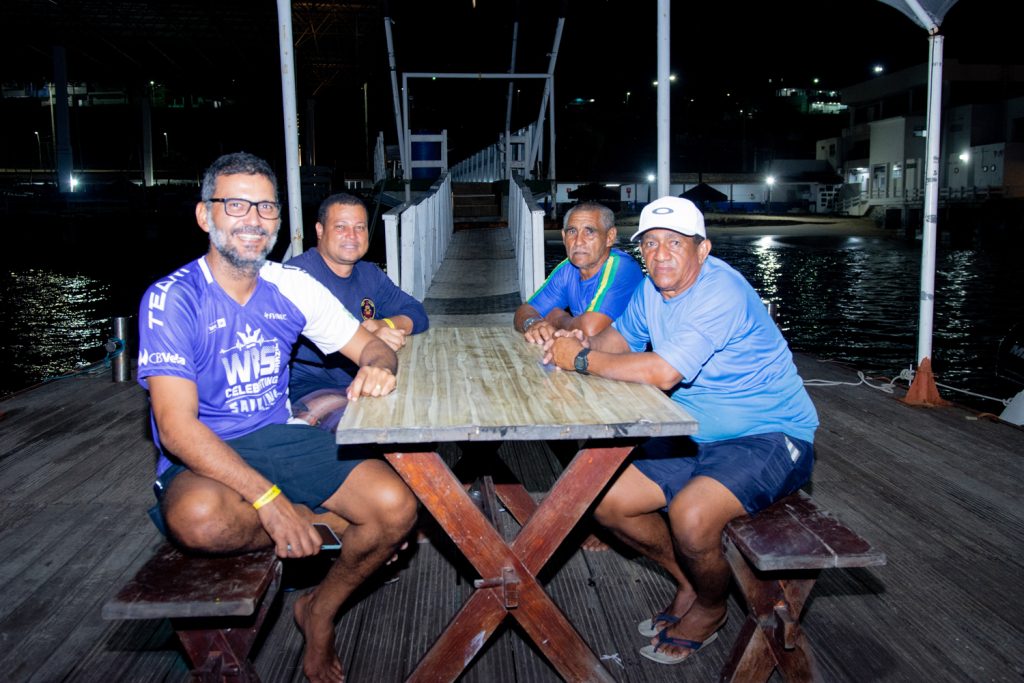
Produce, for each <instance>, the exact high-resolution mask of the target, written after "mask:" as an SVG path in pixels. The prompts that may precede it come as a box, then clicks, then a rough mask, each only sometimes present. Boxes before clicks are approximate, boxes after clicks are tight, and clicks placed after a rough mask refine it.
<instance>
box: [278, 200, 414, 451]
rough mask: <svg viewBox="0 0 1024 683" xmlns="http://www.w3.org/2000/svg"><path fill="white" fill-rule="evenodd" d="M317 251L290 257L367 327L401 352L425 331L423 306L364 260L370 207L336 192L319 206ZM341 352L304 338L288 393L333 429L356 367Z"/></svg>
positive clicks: (305, 416)
mask: <svg viewBox="0 0 1024 683" xmlns="http://www.w3.org/2000/svg"><path fill="white" fill-rule="evenodd" d="M316 238H317V243H316V249H313V250H311V251H307V252H304V253H302V254H300V255H299V256H296V257H295V258H293V259H291V260H290V261H288V263H287V265H288V266H294V267H297V268H301V269H303V270H305V271H306V272H307V273H309V274H310V275H312V276H313V277H314V278H316V279H317V280H318V281H319V282H320V283H321V284H322V285H324V286H325V287H327V289H329V290H330V291H331V293H332V294H333V295H334V296H335V297H337V298H338V300H339V301H340V302H341V303H342V304H343V305H344V306H345V308H346V309H347V310H348V312H349V313H351V314H352V315H353V316H354V317H355V318H356V320H360V321H362V322H361V323H360V324H361V325H362V327H363V329H365V330H366V331H368V332H370V333H372V334H374V335H375V336H376V337H377V338H379V339H380V340H381V341H383V342H384V343H385V344H387V345H388V346H390V347H391V348H392V349H393V350H395V351H398V349H400V348H402V347H403V346H404V345H405V342H406V336H407V335H410V334H419V333H420V332H423V331H424V330H426V329H427V327H428V325H429V323H428V321H427V312H426V310H424V308H423V304H421V303H420V302H419V301H417V300H416V299H414V298H413V297H411V296H410V295H408V294H406V293H405V292H403V291H402V290H401V289H399V288H398V287H397V286H396V285H395V284H394V283H393V282H392V281H391V280H390V278H388V276H387V275H385V274H384V272H383V271H381V269H380V268H378V267H377V266H376V265H374V264H373V263H370V262H369V261H363V260H362V259H363V257H364V256H366V252H367V251H368V250H369V249H370V229H369V223H368V216H367V211H366V205H365V204H363V200H361V199H359V198H358V197H356V196H354V195H351V194H344V193H341V194H334V195H331V196H330V197H328V198H327V199H325V200H324V201H323V202H322V203H321V204H320V211H319V214H318V216H317V223H316ZM358 369H359V368H358V366H357V365H356V363H354V362H352V360H350V359H349V358H346V357H345V356H344V355H342V354H340V353H329V354H325V353H323V352H322V351H321V350H320V349H319V348H317V346H316V344H314V343H313V342H312V341H310V340H309V339H307V338H306V337H300V338H299V343H298V344H297V345H296V347H295V353H294V354H293V356H292V367H291V380H290V382H289V383H288V392H289V395H290V396H291V401H292V414H293V415H295V417H298V418H300V419H302V420H305V421H306V422H308V423H309V424H312V425H315V426H318V427H320V428H321V429H325V430H327V431H331V432H333V431H334V430H335V429H337V426H338V421H339V420H340V419H341V415H342V413H343V412H344V410H345V406H346V405H347V403H348V399H347V397H346V395H345V392H346V391H347V389H348V386H349V385H350V384H351V383H352V378H353V377H354V376H355V374H356V372H357V371H358Z"/></svg>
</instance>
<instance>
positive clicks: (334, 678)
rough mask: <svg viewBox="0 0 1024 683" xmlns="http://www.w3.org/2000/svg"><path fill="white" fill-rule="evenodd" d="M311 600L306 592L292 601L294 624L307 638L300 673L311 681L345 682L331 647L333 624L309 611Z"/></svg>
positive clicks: (326, 682) (310, 596)
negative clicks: (293, 602) (293, 603)
mask: <svg viewBox="0 0 1024 683" xmlns="http://www.w3.org/2000/svg"><path fill="white" fill-rule="evenodd" d="M312 600H313V594H312V593H307V594H305V595H303V596H301V597H300V598H299V599H298V600H296V601H295V623H296V624H297V625H298V627H299V630H300V631H302V635H303V636H304V637H305V639H306V650H305V652H304V653H303V655H302V672H303V673H304V674H306V678H308V679H309V680H310V681H311V683H344V681H345V673H344V672H343V671H342V669H341V660H340V659H338V653H337V652H335V650H334V624H333V622H332V620H331V619H327V620H326V621H324V620H322V619H317V618H316V616H315V615H314V614H312Z"/></svg>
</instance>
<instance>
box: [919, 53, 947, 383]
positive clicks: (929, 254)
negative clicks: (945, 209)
mask: <svg viewBox="0 0 1024 683" xmlns="http://www.w3.org/2000/svg"><path fill="white" fill-rule="evenodd" d="M928 42H929V47H930V49H929V59H928V62H929V71H928V128H927V130H928V138H927V145H926V150H927V151H926V152H925V155H926V160H925V164H926V167H925V179H924V229H923V233H922V235H921V310H920V315H919V318H918V333H917V362H918V363H920V362H921V361H922V360H924V359H925V358H929V357H931V355H932V320H933V315H934V312H935V233H936V230H937V226H938V212H939V154H940V152H941V146H940V143H941V140H940V134H939V132H940V130H941V120H942V36H941V35H939V34H934V35H932V36H930V37H929V38H928Z"/></svg>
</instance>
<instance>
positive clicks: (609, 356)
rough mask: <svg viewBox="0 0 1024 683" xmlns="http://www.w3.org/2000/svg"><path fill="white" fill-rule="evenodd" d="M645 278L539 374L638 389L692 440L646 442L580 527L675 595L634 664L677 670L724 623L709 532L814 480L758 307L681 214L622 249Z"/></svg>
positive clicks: (674, 208) (681, 204)
mask: <svg viewBox="0 0 1024 683" xmlns="http://www.w3.org/2000/svg"><path fill="white" fill-rule="evenodd" d="M633 240H639V242H640V253H641V254H642V255H643V258H644V263H645V264H646V265H647V271H648V274H649V276H648V277H647V278H646V279H645V280H644V281H643V284H641V285H640V286H639V287H638V288H637V290H636V293H635V294H634V295H633V298H632V299H631V300H630V302H629V305H628V306H627V307H626V310H625V311H624V312H623V313H622V315H621V316H619V317H618V318H617V319H616V320H615V322H614V323H613V324H612V326H611V327H608V328H606V329H605V331H604V332H603V333H601V334H599V335H597V336H596V337H587V336H584V335H583V334H582V333H580V332H578V331H571V332H557V333H556V334H555V335H554V337H553V338H552V340H551V341H550V342H549V343H548V344H547V345H546V347H545V358H544V361H545V362H550V361H554V363H555V364H556V365H558V367H560V368H562V369H563V370H575V371H576V372H580V373H583V374H593V375H598V376H601V377H606V378H608V379H616V380H622V381H626V382H639V383H643V384H652V385H654V386H656V387H658V388H659V389H661V390H662V391H666V392H671V397H672V400H674V401H676V402H677V403H679V404H680V405H681V406H683V407H684V408H685V409H686V410H687V411H688V412H689V413H690V414H692V415H693V416H694V417H695V418H697V422H698V424H699V428H698V431H697V433H696V434H695V435H694V436H693V438H692V439H691V438H689V437H666V438H653V439H650V440H648V441H647V442H645V443H644V444H643V445H642V446H640V447H639V448H637V450H636V451H634V456H633V460H632V462H631V464H630V465H629V466H628V467H626V469H625V470H623V471H622V472H621V473H620V474H619V476H618V478H616V479H615V481H614V482H613V483H612V484H611V487H610V488H609V489H608V490H607V492H606V493H605V494H604V496H603V497H602V498H601V499H600V501H598V504H597V507H596V508H595V510H594V517H595V518H596V520H597V521H598V522H599V523H601V524H603V525H604V526H605V527H607V528H609V529H611V530H612V532H613V533H614V534H615V535H616V536H617V537H618V538H619V539H620V540H622V541H623V542H625V543H626V544H627V545H629V546H630V547H631V548H633V549H634V550H636V551H637V552H640V553H642V554H643V555H644V556H646V557H648V558H650V559H651V560H653V561H655V562H657V563H658V564H659V565H661V566H662V567H663V568H664V569H665V570H666V571H667V572H668V573H669V574H670V575H671V576H672V578H673V579H675V581H676V583H677V588H676V593H675V595H674V596H673V597H672V599H671V601H670V602H669V603H668V606H666V607H665V608H664V609H662V610H661V611H660V612H659V613H657V614H655V615H654V616H653V617H651V618H650V619H645V620H644V621H642V622H641V623H640V624H639V626H638V630H639V632H640V633H641V634H642V635H643V636H645V637H648V638H650V639H651V642H650V645H647V646H645V647H644V648H643V649H641V650H640V654H642V655H643V656H644V657H647V658H648V659H653V660H654V661H657V662H660V663H663V664H677V663H679V662H682V661H684V660H686V659H687V658H688V657H690V656H691V655H692V654H694V653H695V652H697V651H698V650H700V649H701V648H702V647H704V645H706V644H708V643H710V642H711V641H712V640H714V639H715V637H716V636H717V634H718V629H719V628H721V626H722V624H723V623H724V622H725V616H726V596H727V594H728V589H729V582H730V578H731V575H730V572H729V566H728V564H727V563H726V560H725V557H724V556H723V554H722V530H723V529H724V528H725V525H726V524H728V523H729V521H730V520H732V519H735V518H736V517H740V516H742V515H747V514H754V513H756V512H757V511H759V510H761V509H763V508H765V507H767V506H768V505H770V504H771V503H773V502H774V501H776V500H778V499H779V498H781V497H783V496H785V495H788V494H790V493H792V492H793V491H795V490H796V489H798V488H800V487H801V486H803V485H804V484H805V483H806V482H807V481H808V480H809V479H810V476H811V470H812V468H813V466H814V444H813V441H814V432H815V429H816V428H817V426H818V416H817V413H816V412H815V410H814V405H813V404H812V403H811V399H810V397H809V396H808V395H807V391H806V390H805V389H804V386H803V381H802V380H801V379H800V376H799V375H798V374H797V370H796V366H795V365H794V364H793V355H792V354H791V353H790V350H789V346H788V345H787V344H786V340H785V339H784V338H783V336H782V333H781V332H779V328H778V327H777V326H776V325H775V322H774V321H773V320H772V319H771V317H770V316H769V315H768V311H767V310H766V308H765V306H764V304H762V303H761V297H760V296H758V294H757V292H755V291H754V288H753V287H751V286H750V284H749V283H747V281H746V280H745V279H743V276H742V275H740V274H739V273H737V272H736V271H735V270H733V269H732V268H731V267H729V265H728V264H726V263H725V262H724V261H721V260H719V259H717V258H715V257H714V256H711V255H710V252H711V242H710V241H709V240H708V239H707V235H706V233H705V230H704V216H703V215H702V214H701V213H700V211H699V210H698V209H697V207H696V206H694V205H693V203H691V202H690V201H688V200H686V199H682V198H680V197H662V198H661V199H658V200H656V201H654V202H651V203H650V204H648V205H647V206H646V207H644V210H643V212H642V213H641V214H640V226H639V229H638V230H637V231H636V233H635V234H634V235H633Z"/></svg>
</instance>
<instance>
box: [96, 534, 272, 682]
mask: <svg viewBox="0 0 1024 683" xmlns="http://www.w3.org/2000/svg"><path fill="white" fill-rule="evenodd" d="M280 585H281V561H280V560H279V559H278V558H277V556H276V555H275V554H274V550H273V549H272V548H270V549H267V550H261V551H258V552H253V553H246V554H244V555H234V556H230V557H197V556H193V555H185V554H184V553H182V552H181V551H180V550H178V549H177V548H175V547H174V546H173V545H171V544H170V543H164V544H163V545H161V546H160V547H159V548H158V549H157V551H156V553H155V554H154V555H153V557H152V558H150V559H149V561H148V562H146V564H144V565H143V566H142V568H141V569H139V571H138V572H137V573H136V574H135V577H134V578H132V580H131V581H129V582H128V583H127V584H126V585H125V586H124V587H123V588H122V589H121V590H120V592H118V594H117V595H116V596H114V597H113V598H112V599H111V600H110V601H109V602H107V603H106V604H105V605H104V606H103V618H104V619H170V620H171V626H172V627H173V628H174V630H175V632H176V633H177V634H178V638H179V639H180V640H181V644H182V646H183V647H184V649H185V653H186V654H187V655H188V658H189V661H190V663H191V665H192V679H193V680H194V681H203V682H204V683H205V682H210V683H213V682H214V681H239V682H242V681H245V682H251V681H259V677H258V676H257V675H256V671H255V669H254V668H253V666H252V663H251V662H250V661H249V659H248V657H249V651H250V650H251V649H252V644H253V641H255V639H256V635H257V634H258V632H259V629H260V626H261V625H262V624H263V620H264V619H265V618H266V616H267V610H268V609H269V608H270V605H271V603H272V602H273V601H274V597H275V596H276V595H277V591H278V588H279V587H280Z"/></svg>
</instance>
